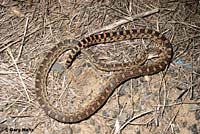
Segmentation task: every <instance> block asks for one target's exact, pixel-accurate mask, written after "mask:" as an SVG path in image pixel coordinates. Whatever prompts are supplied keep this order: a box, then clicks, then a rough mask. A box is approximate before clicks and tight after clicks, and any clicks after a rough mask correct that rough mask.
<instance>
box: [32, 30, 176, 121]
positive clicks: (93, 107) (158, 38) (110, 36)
mask: <svg viewBox="0 0 200 134" xmlns="http://www.w3.org/2000/svg"><path fill="white" fill-rule="evenodd" d="M136 38H137V39H138V38H149V39H150V40H152V41H153V42H155V43H156V44H157V45H158V46H159V49H160V51H161V53H160V54H159V58H158V60H156V61H155V62H154V63H152V64H150V65H142V66H134V67H133V68H130V69H125V70H123V72H122V73H118V74H114V77H112V79H110V80H108V82H107V83H106V85H105V87H104V90H103V91H102V92H101V94H100V95H99V96H98V97H97V98H96V99H95V100H94V101H92V102H91V103H90V104H88V105H87V106H86V107H85V108H84V109H83V110H81V111H79V112H78V113H69V112H63V111H61V110H59V109H57V108H55V107H53V106H52V104H50V103H49V101H48V99H47V98H48V97H47V92H46V88H47V85H46V83H47V77H48V73H49V71H50V69H51V67H52V65H53V64H54V62H55V61H56V60H57V59H58V58H59V56H60V55H61V54H63V53H64V52H66V51H68V50H71V51H70V53H68V58H67V66H69V65H70V64H71V62H72V61H73V59H74V58H75V57H76V55H77V54H78V53H79V52H80V51H81V50H82V49H85V48H88V47H90V46H93V45H96V44H99V43H109V42H116V41H121V40H130V39H136ZM172 56H173V50H172V45H171V43H170V42H169V40H168V39H166V37H165V36H164V35H163V34H161V33H159V32H157V31H154V30H151V29H132V30H124V31H115V32H104V33H101V34H93V35H90V36H88V37H86V38H84V39H82V40H81V41H76V40H65V41H63V42H60V43H58V44H57V45H56V46H55V47H53V48H52V49H51V50H50V51H49V52H48V53H47V54H46V56H45V57H44V59H43V61H42V62H41V64H40V65H39V67H38V69H37V73H36V80H35V92H36V96H37V100H38V102H39V104H40V105H41V107H42V109H43V110H44V111H45V113H46V114H47V115H49V116H50V117H52V118H54V119H55V120H57V121H60V122H63V123H75V122H80V121H82V120H84V119H86V118H88V117H90V116H91V115H92V114H94V113H95V112H96V111H97V110H98V109H99V108H100V107H101V106H102V105H103V104H104V103H105V102H106V100H107V99H108V98H109V96H110V95H111V94H112V93H113V91H114V89H115V88H116V87H117V86H119V85H120V84H121V83H122V82H124V81H126V80H128V79H130V78H136V77H140V76H144V75H151V74H155V73H158V72H160V71H162V70H164V69H165V68H166V66H167V65H169V64H170V62H171V60H172ZM104 67H105V68H109V67H107V66H106V65H104Z"/></svg>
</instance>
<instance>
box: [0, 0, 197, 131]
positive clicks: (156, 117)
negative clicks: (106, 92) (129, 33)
mask: <svg viewBox="0 0 200 134" xmlns="http://www.w3.org/2000/svg"><path fill="white" fill-rule="evenodd" d="M199 20H200V2H199V1H198V0H156V1H155V0H110V1H106V0H1V2H0V133H11V132H13V131H16V132H15V133H20V131H21V132H24V133H31V132H32V133H34V134H41V133H48V134H54V133H60V132H61V133H62V134H95V133H96V134H119V133H121V134H133V133H134V134H140V133H151V134H158V133H162V134H165V133H168V134H171V133H172V134H178V133H180V134H189V133H190V134H198V133H200V84H199V83H200V77H199V75H200V68H199V66H200V21H199ZM139 27H148V28H151V29H154V30H157V31H160V32H161V33H163V34H165V35H166V37H167V38H169V39H170V41H171V42H172V44H173V47H174V57H173V62H172V63H171V65H170V66H169V68H168V69H166V70H165V71H164V72H160V73H159V74H155V75H152V76H145V77H140V78H138V79H131V80H129V81H127V82H125V83H124V84H122V85H120V86H119V87H118V88H117V89H116V91H115V92H114V94H113V95H112V96H111V97H110V99H109V100H108V102H107V103H106V104H105V105H104V106H103V107H102V108H101V109H100V110H99V111H98V112H97V113H96V114H95V115H93V116H92V117H90V118H89V119H87V120H85V121H82V122H80V123H77V124H63V123H59V122H57V121H55V120H53V119H51V118H50V117H48V116H47V115H46V114H45V113H44V112H43V110H42V109H41V107H40V106H39V104H38V102H37V101H36V96H35V93H34V86H35V85H34V80H35V73H36V68H37V67H38V65H39V63H40V62H41V60H42V59H43V57H44V53H45V52H47V51H48V50H49V49H50V48H52V47H53V46H54V45H55V44H56V43H58V42H60V41H62V40H65V39H78V40H80V39H82V38H84V37H86V36H87V35H90V34H92V33H96V32H101V31H109V30H111V29H113V30H122V29H130V28H139ZM125 44H126V45H125ZM133 44H136V45H133ZM138 44H140V45H141V44H144V45H142V46H143V47H142V48H141V47H139V46H138ZM145 44H146V45H145ZM148 44H152V43H151V42H149V41H146V40H139V39H137V40H134V41H125V42H121V43H111V44H108V45H107V44H100V45H97V46H93V47H91V48H90V49H88V50H85V51H83V53H81V54H80V55H78V57H76V60H75V61H74V63H73V64H72V66H71V67H70V68H69V69H67V71H66V70H65V66H64V64H65V58H66V57H65V55H64V54H63V56H62V57H61V58H60V59H59V60H58V62H57V63H56V65H55V66H54V67H53V69H52V71H51V72H50V76H49V80H48V83H49V84H48V88H49V90H48V95H49V96H50V97H49V98H50V102H51V103H53V104H54V105H55V106H56V107H57V108H59V109H64V110H69V109H70V110H71V109H72V110H73V107H74V106H75V108H74V109H76V110H78V109H79V107H83V106H84V105H85V104H86V103H88V102H89V101H91V100H92V99H93V98H94V96H95V95H97V93H98V89H99V88H101V86H102V85H103V84H104V83H105V82H106V80H107V79H108V78H109V77H112V73H105V72H102V71H100V70H97V69H95V68H94V67H93V65H92V63H91V62H90V61H89V60H88V57H89V56H90V54H89V52H90V51H93V53H95V56H96V57H97V58H99V59H101V60H103V61H105V62H108V63H112V62H113V61H114V62H115V61H119V62H130V61H132V60H134V57H140V56H138V53H140V54H142V52H144V51H146V49H147V45H148ZM135 49H136V50H135ZM140 54H139V55H140ZM55 101H56V102H55ZM68 106H69V107H70V108H69V107H68Z"/></svg>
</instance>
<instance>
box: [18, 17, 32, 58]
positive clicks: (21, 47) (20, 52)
mask: <svg viewBox="0 0 200 134" xmlns="http://www.w3.org/2000/svg"><path fill="white" fill-rule="evenodd" d="M28 20H29V18H28V17H27V18H26V24H25V29H24V35H23V38H22V43H21V46H20V49H19V54H18V56H17V58H16V61H18V60H19V58H20V56H21V54H22V50H23V46H24V41H25V37H26V33H27V28H28Z"/></svg>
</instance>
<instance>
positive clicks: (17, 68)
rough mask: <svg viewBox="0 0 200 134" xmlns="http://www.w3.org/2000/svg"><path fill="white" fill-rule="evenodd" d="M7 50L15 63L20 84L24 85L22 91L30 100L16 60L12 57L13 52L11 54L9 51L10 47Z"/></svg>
mask: <svg viewBox="0 0 200 134" xmlns="http://www.w3.org/2000/svg"><path fill="white" fill-rule="evenodd" d="M7 52H8V54H9V55H10V57H11V59H12V61H13V63H14V65H15V68H16V69H17V72H18V75H19V78H20V80H21V83H22V86H23V87H24V91H25V93H26V96H27V98H28V100H29V101H31V99H30V96H29V94H28V92H27V87H26V85H25V84H24V81H23V79H22V76H21V73H20V70H19V68H18V66H17V64H16V61H15V59H14V57H13V54H12V52H11V50H10V49H8V50H7Z"/></svg>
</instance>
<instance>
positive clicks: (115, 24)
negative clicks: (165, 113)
mask: <svg viewBox="0 0 200 134" xmlns="http://www.w3.org/2000/svg"><path fill="white" fill-rule="evenodd" d="M159 11H160V9H159V8H157V9H153V10H151V11H147V12H143V13H140V14H137V15H135V16H132V17H125V19H122V20H119V21H117V22H114V23H112V24H110V25H107V26H104V27H102V28H100V29H97V30H95V31H93V32H92V33H91V34H94V33H99V32H102V31H106V30H110V29H113V28H115V27H118V26H120V25H122V24H125V23H128V22H131V21H134V20H136V19H139V18H143V17H146V16H149V15H151V14H154V13H157V12H159Z"/></svg>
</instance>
